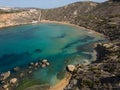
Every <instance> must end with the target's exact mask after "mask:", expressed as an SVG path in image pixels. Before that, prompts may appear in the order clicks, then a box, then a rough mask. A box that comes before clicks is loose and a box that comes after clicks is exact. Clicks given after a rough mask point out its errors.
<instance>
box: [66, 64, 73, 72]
mask: <svg viewBox="0 0 120 90" xmlns="http://www.w3.org/2000/svg"><path fill="white" fill-rule="evenodd" d="M67 70H68V71H69V72H73V71H74V70H75V66H74V65H68V66H67Z"/></svg>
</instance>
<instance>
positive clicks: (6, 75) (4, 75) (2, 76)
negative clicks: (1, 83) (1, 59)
mask: <svg viewBox="0 0 120 90" xmlns="http://www.w3.org/2000/svg"><path fill="white" fill-rule="evenodd" d="M9 76H10V71H8V72H5V73H2V74H1V75H0V78H1V80H5V79H7V78H8V77H9Z"/></svg>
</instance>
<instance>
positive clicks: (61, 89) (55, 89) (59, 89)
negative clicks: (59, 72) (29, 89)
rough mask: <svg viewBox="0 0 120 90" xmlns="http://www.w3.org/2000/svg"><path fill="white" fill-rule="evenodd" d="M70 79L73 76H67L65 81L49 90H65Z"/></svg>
mask: <svg viewBox="0 0 120 90" xmlns="http://www.w3.org/2000/svg"><path fill="white" fill-rule="evenodd" d="M70 78H71V75H68V74H67V75H66V77H65V78H64V79H62V80H61V81H60V82H59V83H57V84H56V85H55V86H52V87H50V89H48V90H64V88H65V87H66V86H67V85H68V84H69V80H70Z"/></svg>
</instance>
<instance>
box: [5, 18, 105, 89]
mask: <svg viewBox="0 0 120 90" xmlns="http://www.w3.org/2000/svg"><path fill="white" fill-rule="evenodd" d="M40 23H57V24H65V25H70V26H73V27H77V28H79V29H82V30H87V31H88V32H89V33H94V34H98V35H101V36H104V35H103V34H101V33H98V32H95V31H93V30H90V29H86V28H84V27H82V26H78V25H75V24H71V23H69V22H58V21H50V20H42V21H41V22H39V23H35V24H32V23H26V24H20V25H15V26H21V25H36V24H40ZM15 26H14V25H13V26H8V27H15ZM8 27H3V28H8ZM93 54H94V55H93V56H96V52H93ZM95 58H97V56H96V57H94V59H95ZM95 60H96V59H95ZM90 64H91V63H90ZM70 79H71V75H70V76H69V77H68V76H67V75H66V76H65V77H64V79H62V80H60V81H59V82H58V83H57V84H56V85H54V86H51V87H50V88H49V89H48V90H63V89H64V88H65V87H66V86H67V85H68V84H69V81H70Z"/></svg>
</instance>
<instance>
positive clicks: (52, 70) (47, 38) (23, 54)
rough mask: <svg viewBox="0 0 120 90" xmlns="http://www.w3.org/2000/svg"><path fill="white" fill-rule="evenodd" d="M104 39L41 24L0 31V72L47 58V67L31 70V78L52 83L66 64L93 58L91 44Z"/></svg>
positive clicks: (69, 29)
mask: <svg viewBox="0 0 120 90" xmlns="http://www.w3.org/2000/svg"><path fill="white" fill-rule="evenodd" d="M98 41H105V39H104V38H103V37H102V36H100V35H98V34H95V33H90V31H87V30H80V28H77V27H73V26H69V25H63V24H50V23H43V24H37V25H23V26H16V27H10V28H4V29H1V30H0V72H3V71H8V70H11V69H12V68H14V67H16V66H21V67H22V66H25V65H28V63H30V62H32V61H38V59H44V58H45V59H48V60H49V62H50V64H51V65H50V66H49V67H47V68H44V69H41V68H40V69H39V70H37V71H35V72H34V75H33V78H34V79H36V80H39V81H41V82H43V83H49V84H51V85H53V84H55V83H56V82H57V81H59V79H61V78H62V76H64V72H65V66H66V65H67V64H77V63H82V62H84V61H86V60H88V61H91V60H92V53H93V46H92V44H94V43H96V42H98Z"/></svg>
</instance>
